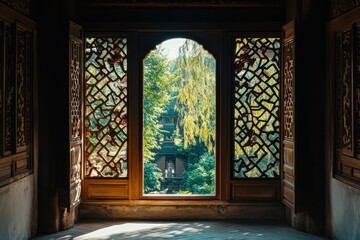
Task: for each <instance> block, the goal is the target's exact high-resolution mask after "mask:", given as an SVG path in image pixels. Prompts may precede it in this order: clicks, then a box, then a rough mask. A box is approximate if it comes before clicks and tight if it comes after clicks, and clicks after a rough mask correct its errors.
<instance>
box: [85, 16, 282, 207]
mask: <svg viewBox="0 0 360 240" xmlns="http://www.w3.org/2000/svg"><path fill="white" fill-rule="evenodd" d="M100 25H101V24H100ZM100 25H99V24H96V23H95V24H91V23H89V24H88V25H85V26H84V29H85V37H92V36H101V37H107V36H109V37H110V36H111V37H116V36H118V37H127V38H128V79H129V80H128V114H129V115H128V121H129V122H128V159H129V162H128V169H129V175H128V178H127V179H89V178H85V179H84V187H83V197H82V200H83V202H84V203H85V204H104V203H110V204H120V205H121V204H131V205H132V204H184V202H186V204H189V205H192V204H196V205H197V204H207V203H209V201H210V202H211V203H229V204H231V203H234V204H236V203H249V202H251V203H268V204H279V203H280V193H281V191H280V186H281V184H280V182H281V179H280V177H279V178H277V179H236V180H234V179H232V178H231V175H232V174H231V169H232V163H231V152H232V150H231V139H232V137H231V135H232V130H231V129H232V127H233V124H232V120H233V119H232V115H231V112H232V111H231V106H232V105H231V102H232V99H231V96H230V95H229V93H232V87H231V83H232V82H233V74H231V69H232V65H233V63H232V61H233V59H232V56H233V53H232V48H231V47H229V46H231V40H234V36H239V35H241V36H251V37H256V36H258V37H259V36H262V37H271V36H272V37H280V35H281V31H280V30H281V25H280V24H276V23H275V24H274V23H268V24H267V23H264V24H259V25H257V27H254V25H253V24H250V25H249V26H246V25H244V24H225V23H224V24H219V25H214V27H211V26H210V27H209V28H204V25H203V24H194V25H193V26H191V27H189V25H188V24H180V23H173V24H157V23H153V24H152V23H147V25H146V26H147V27H148V29H147V30H142V25H141V24H137V23H131V24H130V25H129V26H128V28H125V29H124V28H122V27H121V26H117V24H114V25H111V26H110V27H109V26H107V27H106V29H107V31H106V32H105V31H104V30H102V27H103V26H100ZM122 26H123V25H122ZM149 26H154V27H153V28H151V27H150V28H149ZM174 26H179V27H178V28H176V27H174ZM219 26H220V27H219ZM260 26H261V27H260ZM104 29H105V28H104ZM122 29H123V30H122ZM174 29H178V30H176V31H174ZM233 29H243V30H244V31H233ZM264 29H270V30H268V31H266V32H264V31H263V30H264ZM209 32H210V33H211V32H215V33H216V34H217V35H218V37H219V43H218V44H219V46H218V48H219V58H220V60H219V59H216V60H217V66H218V64H219V72H218V73H217V74H218V77H217V86H216V87H217V92H218V93H217V106H216V108H217V126H218V127H217V129H216V131H217V132H216V136H217V139H216V142H217V162H216V171H217V175H216V176H217V180H216V189H217V192H216V196H215V197H209V196H196V197H180V196H159V197H154V196H143V195H142V181H143V180H142V167H141V166H142V135H141V131H142V122H141V119H142V103H141V102H142V98H141V97H139V96H142V59H141V61H140V54H139V52H138V51H139V50H138V48H139V47H140V46H141V45H140V41H141V40H142V39H141V36H142V35H141V34H143V33H154V34H160V35H161V36H163V41H165V40H167V39H171V38H175V37H185V38H190V39H193V40H195V41H197V39H196V38H193V37H191V36H192V35H193V36H196V34H198V35H200V36H201V35H202V34H204V33H205V34H206V33H209ZM122 33H123V34H122ZM194 34H195V35H194ZM161 42H162V41H154V42H152V43H148V42H147V43H146V44H148V49H152V48H154V47H155V46H156V44H159V43H161ZM154 43H156V44H154ZM200 44H201V41H200ZM205 48H206V49H207V50H209V49H208V48H207V47H206V46H205ZM131 49H134V50H135V51H137V52H135V53H133V54H132V53H131ZM224 49H226V50H224ZM210 52H211V50H210ZM220 64H221V66H220ZM279 64H280V63H279ZM279 74H280V73H279ZM131 79H134V80H135V81H131ZM279 118H280V125H281V124H282V119H281V116H279ZM279 161H280V159H279ZM279 163H280V162H279ZM115 186H116V188H117V189H118V190H117V191H118V192H119V193H115ZM101 188H104V189H108V191H107V192H106V193H104V192H102V190H101ZM254 189H255V190H254ZM239 190H241V192H240V195H237V194H238V193H239ZM262 191H265V193H264V194H261V193H260V192H262ZM120 192H121V193H120ZM244 193H245V195H246V196H245V195H244ZM101 194H103V195H101Z"/></svg>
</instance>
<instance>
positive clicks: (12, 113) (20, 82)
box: [0, 8, 35, 186]
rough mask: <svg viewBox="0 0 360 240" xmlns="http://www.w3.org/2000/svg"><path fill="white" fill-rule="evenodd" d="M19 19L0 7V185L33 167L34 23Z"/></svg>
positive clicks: (15, 14)
mask: <svg viewBox="0 0 360 240" xmlns="http://www.w3.org/2000/svg"><path fill="white" fill-rule="evenodd" d="M3 11H4V12H3ZM18 18H20V17H19V14H18V13H15V12H12V10H10V9H7V10H6V11H5V10H3V9H2V8H0V58H1V59H2V61H0V80H1V84H0V126H1V131H0V145H1V146H0V186H2V185H5V184H7V183H10V182H12V181H14V180H17V179H20V178H22V177H24V176H27V175H28V174H31V173H32V167H33V166H32V151H31V146H32V129H33V128H32V126H33V122H32V109H33V108H32V92H33V85H32V84H33V81H34V66H33V62H34V32H35V24H34V23H33V22H32V21H31V20H28V19H26V18H24V17H22V21H21V22H20V21H19V20H18Z"/></svg>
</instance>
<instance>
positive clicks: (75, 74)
mask: <svg viewBox="0 0 360 240" xmlns="http://www.w3.org/2000/svg"><path fill="white" fill-rule="evenodd" d="M69 33H70V34H69V63H68V64H69V65H68V66H69V126H70V129H69V136H70V139H69V140H70V141H69V148H70V153H69V160H70V161H69V162H68V165H67V168H66V175H67V176H66V180H65V181H66V182H65V188H64V191H63V192H61V193H62V194H61V198H60V199H61V203H60V205H61V206H62V207H66V208H67V209H68V210H70V209H71V208H73V207H75V206H77V205H78V204H79V203H80V197H81V179H82V155H83V154H82V151H83V149H82V147H83V146H82V145H83V136H82V119H83V116H82V106H83V105H82V102H83V98H82V84H83V80H82V76H83V57H82V55H83V42H82V28H81V26H79V25H77V24H75V23H72V22H70V24H69Z"/></svg>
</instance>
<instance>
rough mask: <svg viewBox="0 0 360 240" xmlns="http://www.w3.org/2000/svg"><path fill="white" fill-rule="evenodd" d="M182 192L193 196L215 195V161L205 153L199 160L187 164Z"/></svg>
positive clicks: (212, 156) (210, 155)
mask: <svg viewBox="0 0 360 240" xmlns="http://www.w3.org/2000/svg"><path fill="white" fill-rule="evenodd" d="M184 179H185V182H184V189H185V191H184V192H191V193H193V194H215V159H214V155H212V154H209V153H208V152H205V153H204V154H203V155H201V156H200V158H199V160H198V161H197V162H195V163H193V164H189V166H188V170H187V171H186V172H185V173H184Z"/></svg>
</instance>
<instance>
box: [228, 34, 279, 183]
mask: <svg viewBox="0 0 360 240" xmlns="http://www.w3.org/2000/svg"><path fill="white" fill-rule="evenodd" d="M279 53H280V39H279V38H237V39H236V48H235V60H234V70H235V81H234V83H235V88H234V90H235V92H234V159H233V177H235V178H277V177H279V158H280V151H279V146H280V141H279V129H280V128H279V124H280V121H279V119H280V116H279V104H280V97H279V92H280V90H279V87H280V83H279V81H280V78H279V74H280V68H279Z"/></svg>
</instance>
